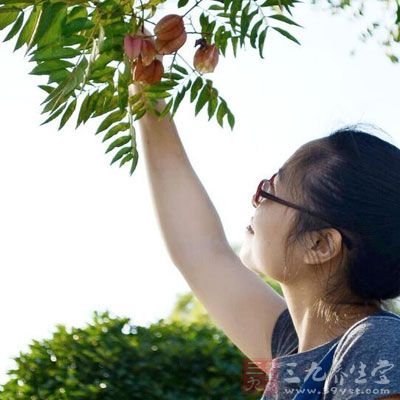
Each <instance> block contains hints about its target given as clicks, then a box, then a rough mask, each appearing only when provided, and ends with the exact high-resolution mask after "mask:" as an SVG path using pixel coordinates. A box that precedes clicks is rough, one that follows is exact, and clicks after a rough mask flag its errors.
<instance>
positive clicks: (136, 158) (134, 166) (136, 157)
mask: <svg viewBox="0 0 400 400" xmlns="http://www.w3.org/2000/svg"><path fill="white" fill-rule="evenodd" d="M138 161H139V153H138V152H137V150H136V149H135V152H134V154H133V158H132V164H131V170H130V171H129V174H130V176H132V174H133V173H134V171H135V169H136V166H137V164H138Z"/></svg>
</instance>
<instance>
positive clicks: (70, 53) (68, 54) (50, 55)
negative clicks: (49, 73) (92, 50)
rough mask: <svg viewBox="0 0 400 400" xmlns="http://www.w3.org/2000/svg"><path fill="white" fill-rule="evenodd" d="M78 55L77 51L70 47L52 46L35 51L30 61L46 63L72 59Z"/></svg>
mask: <svg viewBox="0 0 400 400" xmlns="http://www.w3.org/2000/svg"><path fill="white" fill-rule="evenodd" d="M79 54H80V51H79V50H75V49H72V48H71V47H59V45H54V46H50V47H47V48H45V49H43V50H38V51H36V52H35V54H34V55H33V57H32V58H31V59H30V61H48V60H58V59H60V58H73V57H76V56H78V55H79Z"/></svg>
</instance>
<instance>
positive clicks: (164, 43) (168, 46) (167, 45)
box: [155, 31, 187, 54]
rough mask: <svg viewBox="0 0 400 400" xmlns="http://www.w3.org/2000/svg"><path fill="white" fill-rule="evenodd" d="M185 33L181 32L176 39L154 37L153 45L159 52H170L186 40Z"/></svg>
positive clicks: (176, 49) (178, 47)
mask: <svg viewBox="0 0 400 400" xmlns="http://www.w3.org/2000/svg"><path fill="white" fill-rule="evenodd" d="M186 39H187V34H186V32H185V31H184V32H182V33H181V34H180V35H179V36H178V37H177V38H176V39H173V40H161V39H158V38H157V39H156V41H155V46H156V50H157V52H158V53H159V54H172V53H175V52H176V51H178V50H179V49H180V48H181V47H182V46H183V45H184V44H185V42H186Z"/></svg>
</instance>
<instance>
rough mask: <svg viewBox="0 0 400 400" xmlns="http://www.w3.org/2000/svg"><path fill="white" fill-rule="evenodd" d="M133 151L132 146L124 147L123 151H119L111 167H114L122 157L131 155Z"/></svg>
mask: <svg viewBox="0 0 400 400" xmlns="http://www.w3.org/2000/svg"><path fill="white" fill-rule="evenodd" d="M131 150H132V147H131V146H128V147H123V148H122V149H120V150H119V151H118V153H117V154H115V156H114V158H113V159H112V161H111V163H110V165H113V164H114V163H115V162H116V161H118V160H119V159H120V158H121V157H122V156H124V155H125V154H127V153H129V152H130V151H131Z"/></svg>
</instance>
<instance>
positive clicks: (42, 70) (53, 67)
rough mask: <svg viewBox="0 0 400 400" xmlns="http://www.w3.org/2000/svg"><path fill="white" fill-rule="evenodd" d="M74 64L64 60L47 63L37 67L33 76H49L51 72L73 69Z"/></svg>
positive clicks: (32, 73) (33, 71) (32, 72)
mask: <svg viewBox="0 0 400 400" xmlns="http://www.w3.org/2000/svg"><path fill="white" fill-rule="evenodd" d="M73 66H74V64H72V63H70V62H68V61H64V60H52V61H45V62H42V63H41V64H39V65H37V66H36V67H35V68H34V69H33V70H32V71H31V73H30V74H31V75H47V74H49V73H50V72H53V71H57V70H59V69H65V68H68V67H73Z"/></svg>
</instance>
